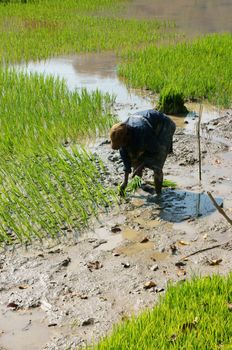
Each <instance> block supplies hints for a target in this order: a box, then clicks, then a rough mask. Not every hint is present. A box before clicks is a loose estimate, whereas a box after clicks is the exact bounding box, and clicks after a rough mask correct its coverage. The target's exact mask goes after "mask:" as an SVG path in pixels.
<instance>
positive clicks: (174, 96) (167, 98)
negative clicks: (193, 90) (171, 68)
mask: <svg viewBox="0 0 232 350" xmlns="http://www.w3.org/2000/svg"><path fill="white" fill-rule="evenodd" d="M184 103H185V101H184V96H183V94H182V93H181V92H178V91H177V90H176V89H175V88H170V87H168V88H164V89H162V91H161V92H160V95H159V101H158V105H157V109H158V110H159V111H160V112H163V113H166V114H174V115H178V114H183V115H185V114H186V113H188V110H187V108H186V107H185V105H184Z"/></svg>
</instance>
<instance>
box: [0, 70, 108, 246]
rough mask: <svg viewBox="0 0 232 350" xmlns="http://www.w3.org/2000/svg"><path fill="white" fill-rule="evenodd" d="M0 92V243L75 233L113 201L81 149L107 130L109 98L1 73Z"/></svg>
mask: <svg viewBox="0 0 232 350" xmlns="http://www.w3.org/2000/svg"><path fill="white" fill-rule="evenodd" d="M0 86H1V93H0V98H1V103H0V115H1V118H0V126H1V134H0V145H1V147H0V156H1V161H0V230H1V233H0V242H1V241H4V242H7V243H12V242H13V241H14V240H15V239H16V240H17V241H20V242H25V241H29V240H31V238H32V237H37V238H39V239H41V238H42V237H44V236H52V237H56V236H57V235H60V232H61V228H62V227H69V228H72V229H73V230H78V229H79V228H81V227H82V226H84V225H86V224H87V222H88V219H89V217H90V215H92V214H94V215H97V212H98V210H99V208H102V207H103V208H104V207H108V206H109V205H111V204H112V202H113V201H114V198H115V195H114V193H113V192H112V191H111V190H110V189H107V188H106V187H105V186H104V177H103V175H104V166H103V164H102V163H101V161H100V159H97V158H96V157H93V155H91V154H89V153H88V152H86V151H85V149H84V148H83V146H82V145H85V142H86V140H87V139H88V138H89V137H90V135H92V136H94V135H99V136H100V135H101V134H102V133H103V134H104V133H105V132H106V130H108V129H109V128H110V126H111V125H112V123H113V118H112V117H111V112H110V111H111V106H112V103H113V99H112V98H111V97H110V96H109V95H107V94H106V95H102V94H101V93H100V92H99V91H95V92H93V93H91V94H89V93H87V91H86V90H82V91H81V92H80V93H77V92H76V91H74V92H70V91H69V90H68V88H67V86H66V85H65V83H64V82H63V81H60V80H57V79H55V78H52V77H46V78H45V77H44V76H42V75H38V74H35V75H25V74H23V73H16V72H15V71H14V70H10V69H3V68H2V69H0Z"/></svg>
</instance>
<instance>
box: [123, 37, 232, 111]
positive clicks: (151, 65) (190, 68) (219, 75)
mask: <svg viewBox="0 0 232 350" xmlns="http://www.w3.org/2000/svg"><path fill="white" fill-rule="evenodd" d="M231 54H232V35H231V34H229V33H228V34H221V35H220V34H212V35H207V36H204V37H201V38H198V39H195V40H194V41H192V42H187V41H186V42H182V43H178V44H173V45H163V46H159V47H157V46H155V45H150V46H148V47H146V48H144V49H142V50H139V51H138V50H136V51H135V50H133V51H132V52H131V51H130V52H127V54H125V55H124V59H125V60H126V62H125V63H121V65H120V66H119V68H118V73H119V75H120V76H122V77H124V78H126V80H127V82H128V84H129V85H130V86H133V87H136V88H139V87H140V88H146V89H150V90H152V91H154V92H156V93H160V92H161V91H162V90H163V89H168V90H177V91H178V92H180V93H182V94H183V98H184V99H190V100H194V99H200V100H202V99H207V100H208V101H209V102H211V103H213V104H215V105H219V106H224V107H229V106H231V104H232V83H231V75H232V63H231V59H230V57H231Z"/></svg>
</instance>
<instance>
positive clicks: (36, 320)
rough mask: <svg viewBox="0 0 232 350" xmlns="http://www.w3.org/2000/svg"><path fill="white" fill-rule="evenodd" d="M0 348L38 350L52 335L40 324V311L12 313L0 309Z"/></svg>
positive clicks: (48, 329)
mask: <svg viewBox="0 0 232 350" xmlns="http://www.w3.org/2000/svg"><path fill="white" fill-rule="evenodd" d="M0 312H1V318H0V333H1V334H0V339H1V340H0V348H1V345H2V346H3V347H4V346H6V347H7V348H6V349H7V350H16V349H17V350H32V349H33V350H39V349H41V346H43V345H44V344H45V343H46V342H47V341H48V340H49V338H50V337H51V336H52V335H53V334H54V332H53V330H52V329H51V328H48V326H47V325H46V324H45V323H43V322H42V319H43V318H44V314H43V312H42V311H37V310H32V311H21V310H19V311H12V310H9V309H8V310H3V309H0Z"/></svg>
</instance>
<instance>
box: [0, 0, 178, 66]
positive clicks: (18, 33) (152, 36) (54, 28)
mask: <svg viewBox="0 0 232 350" xmlns="http://www.w3.org/2000/svg"><path fill="white" fill-rule="evenodd" d="M122 3H123V1H120V0H118V1H116V0H97V1H94V2H93V1H90V0H87V1H75V0H65V1H57V0H49V1H48V0H41V1H38V2H37V1H35V2H34V1H28V2H27V3H26V4H15V3H7V4H1V3H0V34H1V41H0V58H1V61H2V62H3V63H12V62H20V61H22V60H24V61H29V60H32V59H34V60H35V59H42V58H47V57H51V56H57V55H62V54H73V53H78V52H89V51H92V52H93V51H102V50H115V51H117V50H119V49H120V50H121V49H123V48H124V49H125V48H132V47H136V46H137V45H146V44H147V43H154V42H157V41H158V40H160V39H162V38H163V37H164V38H167V37H169V36H171V37H173V36H175V34H173V33H172V32H171V31H170V30H169V28H170V27H172V24H171V23H170V22H164V21H163V22H161V21H156V20H154V21H137V20H133V19H122V18H117V17H115V13H117V8H118V7H119V6H120V5H122ZM112 11H113V12H112Z"/></svg>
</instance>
